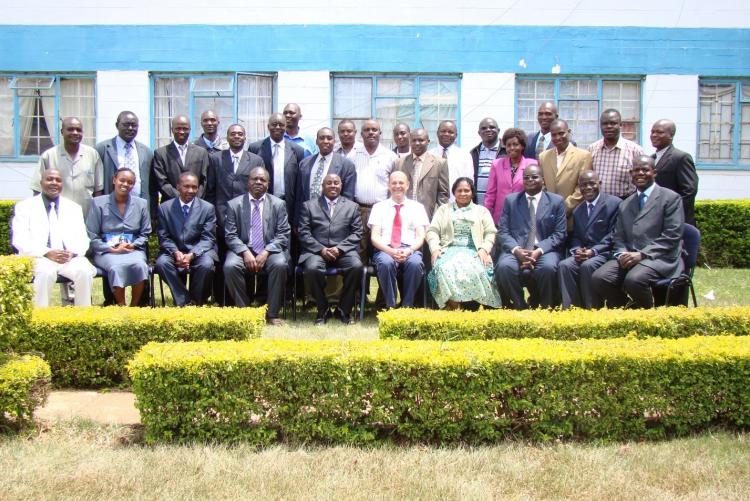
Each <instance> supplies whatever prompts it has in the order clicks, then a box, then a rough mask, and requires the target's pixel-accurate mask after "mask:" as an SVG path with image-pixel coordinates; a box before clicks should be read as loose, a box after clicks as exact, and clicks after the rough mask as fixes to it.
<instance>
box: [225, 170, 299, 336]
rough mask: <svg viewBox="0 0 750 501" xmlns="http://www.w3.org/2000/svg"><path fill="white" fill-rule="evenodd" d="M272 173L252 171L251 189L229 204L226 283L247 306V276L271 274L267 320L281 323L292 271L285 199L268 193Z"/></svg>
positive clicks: (240, 302) (276, 323)
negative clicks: (288, 281) (281, 311)
mask: <svg viewBox="0 0 750 501" xmlns="http://www.w3.org/2000/svg"><path fill="white" fill-rule="evenodd" d="M268 184H269V175H268V171H267V170H266V169H265V168H263V167H255V168H254V169H253V170H251V171H250V179H249V180H248V191H249V193H246V194H244V195H242V196H239V197H236V198H233V199H232V200H230V201H229V204H228V205H227V212H226V219H225V221H224V237H225V238H226V242H227V257H226V260H225V261H224V282H225V283H226V287H227V290H228V291H229V294H230V295H231V296H232V299H233V300H234V304H236V305H237V306H248V305H249V304H250V295H249V294H248V284H247V281H246V280H247V279H248V278H252V277H255V278H256V280H255V285H256V287H255V289H254V290H255V291H256V292H257V282H258V281H257V278H258V274H259V273H261V272H265V273H266V275H268V299H267V301H268V310H267V311H266V321H267V322H268V323H269V324H270V325H281V324H282V321H281V319H280V318H279V309H280V308H281V306H282V304H283V301H284V284H285V282H286V277H287V274H288V271H289V261H290V259H289V234H290V233H291V230H290V228H289V220H288V219H287V214H286V204H285V203H284V201H283V200H281V199H280V198H278V197H275V196H273V195H271V194H270V193H268Z"/></svg>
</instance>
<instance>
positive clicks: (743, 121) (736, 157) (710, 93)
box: [698, 80, 750, 164]
mask: <svg viewBox="0 0 750 501" xmlns="http://www.w3.org/2000/svg"><path fill="white" fill-rule="evenodd" d="M738 96H739V98H738ZM699 113H700V117H699V119H698V120H699V123H698V129H699V130H698V135H699V137H698V160H699V161H704V162H708V163H717V164H722V163H726V164H730V163H731V164H738V163H740V164H748V163H750V81H739V82H730V81H726V80H725V81H714V82H711V81H703V80H702V81H701V82H700V104H699Z"/></svg>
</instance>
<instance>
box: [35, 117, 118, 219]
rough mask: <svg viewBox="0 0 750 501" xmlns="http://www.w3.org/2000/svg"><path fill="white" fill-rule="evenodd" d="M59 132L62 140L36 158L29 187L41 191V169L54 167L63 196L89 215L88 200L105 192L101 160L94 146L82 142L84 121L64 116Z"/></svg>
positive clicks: (36, 191)
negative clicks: (61, 186) (59, 180)
mask: <svg viewBox="0 0 750 501" xmlns="http://www.w3.org/2000/svg"><path fill="white" fill-rule="evenodd" d="M60 134H61V135H62V140H63V143H62V144H58V145H57V146H53V147H52V148H50V149H48V150H46V151H45V152H44V153H42V155H41V156H40V157H39V165H38V168H37V169H35V170H34V172H33V174H32V175H31V184H30V188H31V190H32V191H33V192H34V193H41V192H42V185H41V181H42V176H43V175H44V171H46V170H47V169H54V170H56V171H57V172H59V173H60V176H61V177H62V182H63V189H64V190H65V198H67V199H68V200H71V201H73V202H75V203H77V204H78V205H80V206H81V209H82V210H83V211H84V213H85V214H88V210H89V206H90V205H91V199H92V198H93V197H95V196H99V195H101V194H102V193H103V191H104V168H103V167H102V160H101V158H100V157H99V153H97V152H96V150H95V149H94V148H92V147H91V146H88V145H85V144H82V143H81V141H82V140H83V124H82V123H81V121H80V120H79V119H78V118H76V117H67V118H63V121H62V126H61V127H60Z"/></svg>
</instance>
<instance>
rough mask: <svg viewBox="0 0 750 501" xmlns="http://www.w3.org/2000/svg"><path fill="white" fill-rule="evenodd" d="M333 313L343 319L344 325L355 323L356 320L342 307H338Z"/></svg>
mask: <svg viewBox="0 0 750 501" xmlns="http://www.w3.org/2000/svg"><path fill="white" fill-rule="evenodd" d="M333 315H334V316H335V317H336V318H338V319H339V320H341V323H342V324H344V325H353V324H354V320H353V319H352V317H351V316H349V315H347V314H346V313H344V312H343V311H342V310H341V309H340V308H336V312H335V313H334V314H333Z"/></svg>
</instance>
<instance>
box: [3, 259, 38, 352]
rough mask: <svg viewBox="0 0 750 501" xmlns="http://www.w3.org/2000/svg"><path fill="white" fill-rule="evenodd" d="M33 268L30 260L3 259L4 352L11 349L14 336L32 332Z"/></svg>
mask: <svg viewBox="0 0 750 501" xmlns="http://www.w3.org/2000/svg"><path fill="white" fill-rule="evenodd" d="M33 266H34V263H33V261H32V259H31V258H28V257H19V256H0V353H1V352H3V351H5V350H7V349H8V347H9V346H10V340H11V339H12V338H13V337H15V336H17V335H19V334H20V333H23V332H26V330H27V329H28V325H29V321H30V320H31V304H32V299H33V297H34V291H33V288H32V285H31V279H32V277H33V274H32V272H33Z"/></svg>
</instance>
